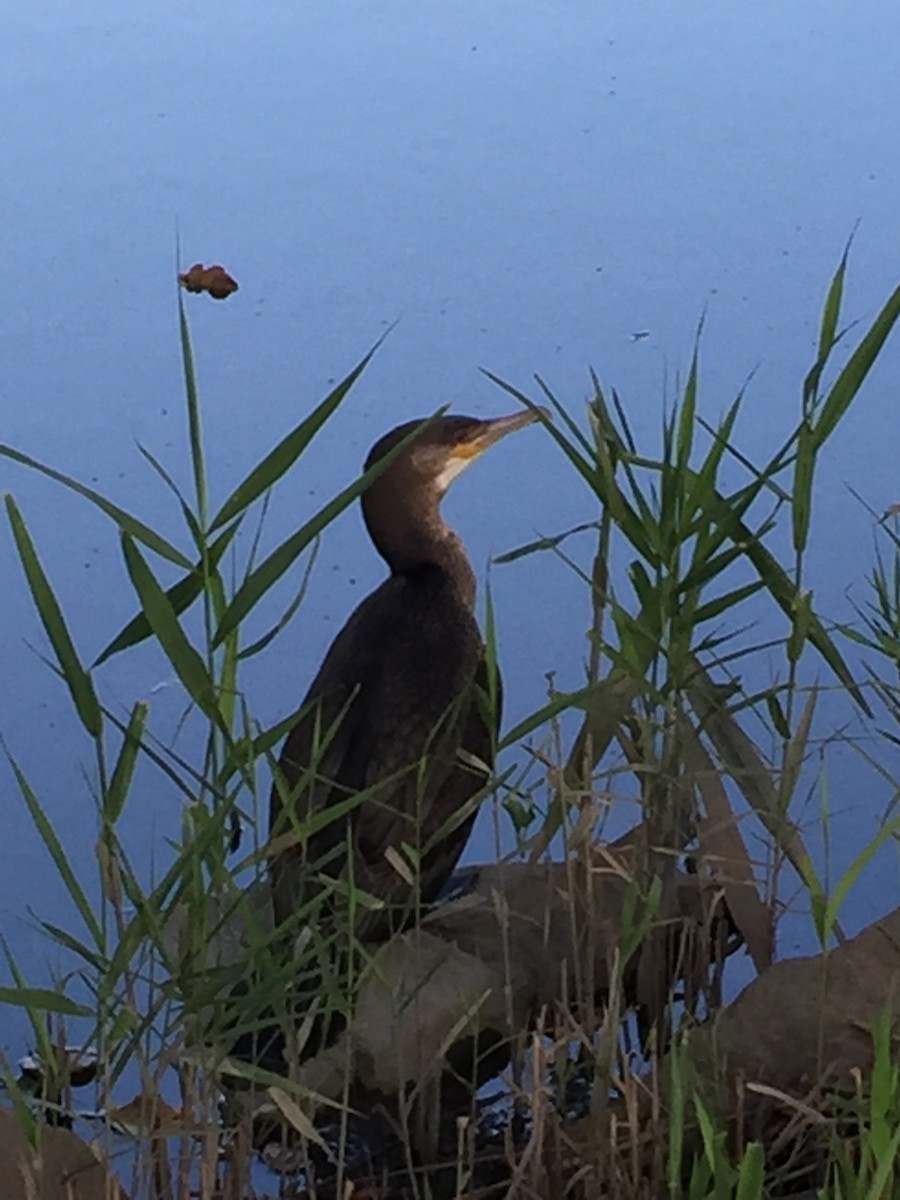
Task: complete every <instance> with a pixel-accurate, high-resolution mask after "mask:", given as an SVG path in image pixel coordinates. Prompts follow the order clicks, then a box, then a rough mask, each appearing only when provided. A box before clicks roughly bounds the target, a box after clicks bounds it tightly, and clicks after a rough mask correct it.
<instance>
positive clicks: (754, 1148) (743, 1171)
mask: <svg viewBox="0 0 900 1200" xmlns="http://www.w3.org/2000/svg"><path fill="white" fill-rule="evenodd" d="M765 1178H766V1155H765V1151H764V1150H763V1147H762V1143H761V1142H750V1144H749V1145H748V1146H747V1147H746V1149H745V1150H744V1157H743V1158H742V1159H741V1165H740V1169H739V1171H738V1181H737V1190H736V1191H735V1197H734V1200H761V1197H762V1195H763V1184H764V1183H765Z"/></svg>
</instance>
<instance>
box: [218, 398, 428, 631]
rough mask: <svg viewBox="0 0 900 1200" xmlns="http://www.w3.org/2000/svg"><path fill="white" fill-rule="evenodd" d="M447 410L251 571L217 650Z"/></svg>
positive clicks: (423, 425) (226, 619)
mask: <svg viewBox="0 0 900 1200" xmlns="http://www.w3.org/2000/svg"><path fill="white" fill-rule="evenodd" d="M443 411H444V410H443V409H439V410H438V412H437V413H435V414H434V416H432V417H429V418H428V420H427V421H423V422H422V423H421V424H420V425H417V426H416V428H415V429H414V430H412V431H411V432H410V433H409V434H408V435H407V436H406V437H405V438H404V439H403V440H402V441H401V442H398V443H397V445H396V446H394V448H393V449H392V450H391V451H390V453H388V454H386V455H385V456H384V457H383V458H381V459H379V460H378V462H377V463H374V464H373V465H372V466H371V467H370V468H369V469H368V471H366V472H364V473H363V474H362V475H361V476H360V477H359V478H358V479H355V480H354V481H353V483H351V484H350V485H349V486H348V487H345V488H344V490H343V491H342V492H339V493H338V495H337V496H335V498H334V499H333V500H329V502H328V503H327V504H326V505H324V506H323V507H322V508H320V509H319V511H318V512H317V513H316V515H315V516H314V517H312V518H311V519H310V520H309V521H307V522H306V524H305V525H303V526H301V527H300V529H298V530H297V532H296V533H293V534H291V536H290V537H289V538H286V539H285V540H284V541H283V542H282V543H281V545H280V546H277V547H276V548H275V549H274V550H273V551H272V553H271V554H270V555H269V556H268V557H267V558H265V559H263V561H262V562H261V563H260V564H259V566H258V567H257V568H256V569H255V570H254V571H251V572H250V574H249V575H248V576H247V578H246V579H245V580H244V582H243V583H242V584H241V586H240V587H239V588H238V590H237V591H236V592H235V594H234V597H233V598H232V600H231V603H230V604H229V605H228V607H227V608H226V610H225V612H224V614H223V616H222V619H221V621H220V622H219V628H218V629H217V630H216V634H215V637H214V638H213V643H212V647H213V649H215V648H216V647H217V646H220V645H221V644H222V642H223V641H224V640H225V638H226V637H228V635H229V634H230V633H231V631H232V630H233V629H236V628H237V626H238V625H239V624H240V623H241V621H243V619H244V617H246V616H247V614H248V613H249V612H251V610H252V609H253V608H254V607H255V605H256V604H257V603H258V601H259V600H260V599H261V598H262V597H263V596H264V595H265V594H266V592H267V591H268V590H269V589H270V588H271V587H272V586H273V585H274V584H275V583H277V582H278V580H279V579H280V578H281V576H282V575H283V574H284V573H285V571H287V570H288V568H289V567H290V566H291V565H292V564H293V563H294V561H295V560H296V559H297V557H298V556H299V555H300V554H302V552H303V551H304V550H305V548H306V547H307V546H308V545H309V543H310V542H311V541H312V540H313V539H314V538H316V537H318V536H319V534H320V533H321V532H322V530H323V529H324V528H325V527H326V526H327V525H329V524H330V523H331V522H332V521H333V520H334V519H335V517H337V516H338V515H339V514H340V513H342V512H343V511H344V509H345V508H346V507H347V506H348V505H349V504H352V503H353V501H354V500H356V499H357V497H358V496H360V495H361V494H362V493H363V492H364V491H365V490H366V488H367V487H368V486H369V484H371V483H372V482H373V480H375V479H377V478H378V476H379V475H380V474H381V473H382V471H384V470H386V469H387V467H388V466H390V464H391V463H392V462H393V461H394V459H395V458H396V457H397V455H398V454H402V452H403V451H404V450H405V449H406V447H407V446H408V445H409V444H410V443H411V442H412V441H414V440H415V439H416V438H417V437H418V436H419V434H420V433H421V432H422V431H423V430H424V429H425V428H426V427H427V426H428V425H429V424H430V423H431V421H432V420H434V417H436V416H438V415H440V413H441V412H443Z"/></svg>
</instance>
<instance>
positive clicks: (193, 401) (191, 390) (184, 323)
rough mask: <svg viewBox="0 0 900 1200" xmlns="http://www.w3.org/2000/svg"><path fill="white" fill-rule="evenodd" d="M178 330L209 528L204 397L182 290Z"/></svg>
mask: <svg viewBox="0 0 900 1200" xmlns="http://www.w3.org/2000/svg"><path fill="white" fill-rule="evenodd" d="M178 332H179V335H180V337H181V361H182V366H183V368H184V390H185V395H186V398H187V411H188V437H189V440H190V447H191V467H192V468H193V472H194V491H195V493H196V497H197V521H198V523H199V525H200V527H201V529H205V528H206V506H207V493H206V466H205V463H204V461H203V432H202V429H201V425H200V400H199V397H198V395H197V372H196V369H195V367H194V351H193V347H192V346H191V331H190V327H189V326H188V319H187V314H186V313H185V311H184V297H183V296H182V294H181V289H180V288H179V290H178Z"/></svg>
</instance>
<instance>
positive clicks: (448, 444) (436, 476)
mask: <svg viewBox="0 0 900 1200" xmlns="http://www.w3.org/2000/svg"><path fill="white" fill-rule="evenodd" d="M548 415H549V414H548V413H547V410H546V409H543V408H535V409H527V410H524V411H522V412H517V413H512V414H511V415H509V416H506V417H487V418H482V417H463V416H454V415H444V416H438V417H434V418H432V420H431V421H430V422H428V423H427V424H425V421H426V420H427V418H424V417H423V418H421V419H420V420H417V421H407V422H406V423H405V424H403V425H398V426H397V428H396V429H392V430H391V432H390V433H386V434H385V435H384V437H383V438H381V439H380V440H379V441H378V442H376V444H375V445H374V446H373V447H372V449H371V450H370V451H369V456H368V458H367V459H366V470H368V469H369V468H370V467H372V466H374V464H375V463H376V462H378V461H379V460H380V459H382V458H383V457H384V456H385V455H386V454H389V453H390V451H391V450H393V449H394V447H395V446H397V445H398V444H399V443H400V442H402V441H403V440H404V439H406V438H408V437H409V436H410V434H412V433H413V432H414V430H416V429H417V428H421V432H420V433H419V435H418V437H415V438H413V440H412V441H411V442H410V443H409V444H408V445H407V446H406V448H405V449H404V450H402V451H401V452H400V453H399V454H398V456H397V457H396V458H395V459H394V461H393V462H392V463H391V464H390V466H389V467H388V468H387V469H386V471H385V473H384V474H385V477H387V476H391V477H392V478H391V482H393V481H394V480H395V479H396V480H401V479H402V480H404V481H405V483H406V484H407V485H408V486H414V487H416V489H417V490H427V491H428V492H430V493H432V495H433V494H435V493H436V494H437V496H438V498H440V497H441V496H443V495H444V493H445V492H446V490H447V488H448V487H449V486H450V484H451V483H452V482H453V480H454V479H455V478H456V476H457V475H458V474H459V473H460V472H461V471H462V470H464V469H465V468H466V467H467V466H468V465H469V463H471V462H474V461H475V459H476V458H478V457H479V455H481V454H483V453H484V451H485V450H487V449H488V448H489V447H490V446H493V445H494V443H495V442H498V441H499V440H500V439H501V438H502V437H505V436H506V434H508V433H513V432H514V431H515V430H517V429H521V428H522V427H523V426H525V425H530V424H531V423H532V421H536V420H539V419H541V418H542V417H544V418H546V417H547V416H548Z"/></svg>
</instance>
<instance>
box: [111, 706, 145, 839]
mask: <svg viewBox="0 0 900 1200" xmlns="http://www.w3.org/2000/svg"><path fill="white" fill-rule="evenodd" d="M148 712H149V705H148V704H147V702H146V701H145V700H138V702H137V703H136V704H135V706H134V708H132V710H131V717H130V719H129V721H128V728H127V729H126V730H125V736H124V737H123V739H122V748H121V750H120V751H119V757H118V758H117V759H116V765H115V767H114V768H113V773H112V776H111V777H110V781H109V787H108V788H107V790H106V795H105V796H104V797H103V819H104V821H106V822H107V823H108V824H109V825H115V823H116V821H118V819H119V817H120V816H121V815H122V809H123V808H124V806H125V800H126V798H127V796H128V791H129V789H130V787H131V780H132V778H133V776H134V768H135V764H136V762H137V756H138V751H139V750H140V748H141V742H142V740H143V737H144V727H145V726H146V724H147V713H148Z"/></svg>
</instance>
